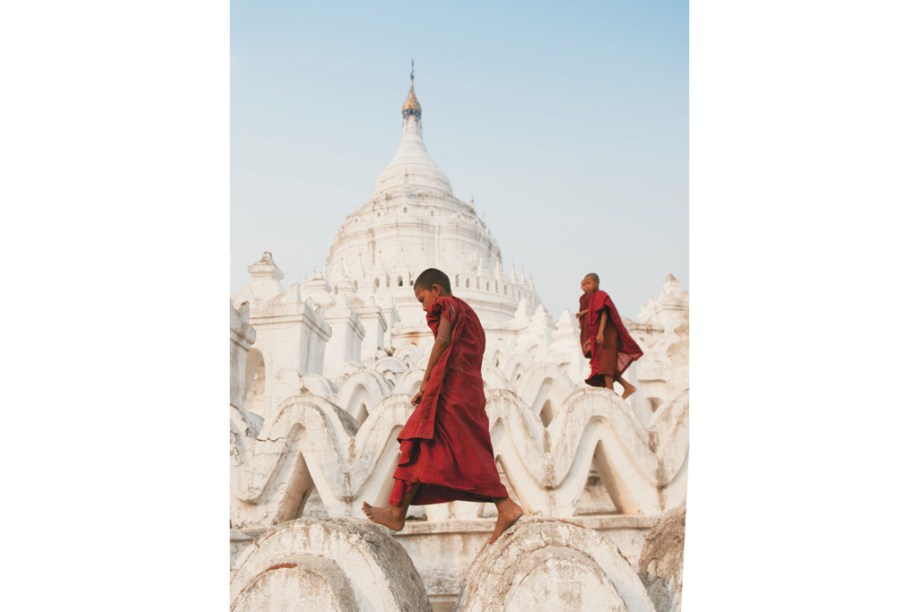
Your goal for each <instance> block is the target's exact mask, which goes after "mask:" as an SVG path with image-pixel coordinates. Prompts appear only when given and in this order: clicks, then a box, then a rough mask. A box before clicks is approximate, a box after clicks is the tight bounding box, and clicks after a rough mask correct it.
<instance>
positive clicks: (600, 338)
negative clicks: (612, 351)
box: [597, 332, 603, 342]
mask: <svg viewBox="0 0 919 612" xmlns="http://www.w3.org/2000/svg"><path fill="white" fill-rule="evenodd" d="M597 342H603V332H597Z"/></svg>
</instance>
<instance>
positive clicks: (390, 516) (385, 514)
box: [361, 502, 405, 531]
mask: <svg viewBox="0 0 919 612" xmlns="http://www.w3.org/2000/svg"><path fill="white" fill-rule="evenodd" d="M361 509H362V510H363V511H364V514H366V515H367V518H369V519H370V520H371V521H373V522H374V523H376V524H377V525H383V526H384V527H389V528H390V529H392V530H393V531H402V528H403V527H405V517H404V516H400V512H399V508H397V507H396V506H387V507H385V508H377V507H376V506H371V505H370V504H368V503H367V502H364V506H363V508H361Z"/></svg>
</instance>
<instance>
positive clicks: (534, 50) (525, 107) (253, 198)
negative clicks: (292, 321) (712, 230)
mask: <svg viewBox="0 0 919 612" xmlns="http://www.w3.org/2000/svg"><path fill="white" fill-rule="evenodd" d="M230 45H231V73H230V82H231V93H230V101H231V113H230V116H231V149H230V151H231V218H230V223H231V244H230V248H231V276H232V279H231V292H233V293H235V292H236V291H238V290H239V289H240V288H241V287H242V286H243V284H244V283H245V282H246V281H247V280H248V273H247V272H246V267H247V266H248V265H249V264H250V263H252V262H254V261H255V260H257V259H258V258H259V257H260V256H261V253H262V251H265V250H268V251H271V252H272V253H273V255H274V259H275V262H276V263H277V264H278V266H279V267H280V268H281V269H282V270H283V272H284V274H285V279H284V280H283V281H282V282H283V283H284V285H285V286H288V285H289V284H290V283H292V282H296V281H298V280H299V279H300V278H301V277H302V276H303V275H304V274H306V273H307V272H309V271H311V270H312V268H313V266H316V267H317V268H319V269H321V268H322V267H323V266H324V264H325V257H326V253H327V252H328V249H329V246H330V245H331V241H332V238H333V235H334V233H335V231H336V229H337V228H338V226H339V225H340V224H341V222H342V221H343V220H344V218H345V216H346V215H347V214H348V213H350V212H351V211H352V210H354V209H356V208H358V207H360V206H361V205H363V204H364V203H365V202H366V201H367V200H368V199H369V197H370V195H371V192H372V188H373V184H374V181H375V179H376V177H377V175H378V174H379V173H380V171H382V170H383V168H384V167H385V166H386V164H387V163H388V162H389V160H390V159H391V157H392V156H393V154H394V153H395V151H396V147H397V145H398V143H399V138H400V136H401V121H402V118H401V115H400V108H401V105H402V102H403V100H404V98H405V94H406V92H407V90H408V86H409V72H410V68H411V66H410V64H411V60H412V59H413V58H414V60H415V90H416V93H417V95H418V99H419V101H420V102H421V105H422V107H423V118H422V121H423V125H424V138H425V144H426V146H427V149H428V152H429V153H430V154H431V157H432V158H433V159H434V160H435V162H437V164H438V165H439V166H440V167H441V168H442V169H443V171H444V172H445V173H446V174H447V176H448V177H449V179H450V182H451V183H452V185H453V190H454V194H455V195H456V196H457V197H458V198H460V199H462V200H465V201H468V200H469V198H470V197H471V196H474V197H475V203H476V207H477V210H478V212H479V215H480V216H481V217H482V218H483V220H484V221H485V223H486V225H488V227H489V228H490V229H491V231H492V234H493V235H494V236H495V238H496V240H497V241H498V245H499V247H500V248H501V252H502V255H503V259H504V262H505V270H507V269H508V268H509V265H510V263H511V262H515V263H516V265H517V269H518V271H519V270H520V267H521V265H523V267H524V268H525V269H526V270H527V272H531V273H532V275H533V279H534V282H535V284H536V289H537V291H538V293H539V295H540V297H541V298H542V301H543V303H544V304H545V305H546V307H547V308H548V309H549V311H550V312H551V313H552V315H553V316H554V317H558V315H559V314H561V312H562V310H563V309H564V308H569V309H573V308H574V307H575V306H576V305H577V301H576V300H577V297H578V295H579V293H580V291H579V283H580V279H581V277H583V275H584V274H585V273H586V272H589V271H593V272H597V273H598V274H599V275H600V277H601V287H602V288H603V289H605V290H607V291H608V292H609V293H610V294H611V295H612V296H613V299H614V301H615V302H616V303H617V305H618V306H619V309H620V311H621V312H622V313H623V314H624V315H625V316H627V317H629V318H632V319H636V318H637V316H638V312H639V308H640V305H641V304H643V303H646V302H647V301H648V300H649V299H650V298H652V297H655V296H656V295H657V294H658V293H659V291H660V288H661V286H662V285H663V282H664V279H665V277H666V275H667V274H668V273H673V274H674V275H676V277H677V278H678V279H679V280H680V281H681V282H682V283H683V285H684V287H685V288H687V289H690V287H689V278H688V270H689V262H688V252H689V248H688V242H689V230H688V219H689V211H688V177H689V171H688V170H689V169H688V11H687V3H686V2H685V0H681V1H669V0H668V1H662V2H642V3H637V2H626V1H606V2H575V3H570V4H567V5H562V4H560V3H557V2H551V3H550V2H532V1H530V2H519V3H508V2H502V3H494V2H488V3H486V2H463V3H449V4H448V3H429V2H428V3H425V2H386V3H380V2H368V3H355V2H341V3H329V2H321V3H320V2H301V1H296V2H294V1H281V2H270V3H266V2H255V1H252V0H233V2H232V3H231V40H230Z"/></svg>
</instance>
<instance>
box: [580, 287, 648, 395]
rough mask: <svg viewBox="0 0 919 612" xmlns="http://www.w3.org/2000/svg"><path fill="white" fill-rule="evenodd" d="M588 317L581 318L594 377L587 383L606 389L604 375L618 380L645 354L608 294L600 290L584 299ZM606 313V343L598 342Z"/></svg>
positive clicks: (583, 341) (582, 308)
mask: <svg viewBox="0 0 919 612" xmlns="http://www.w3.org/2000/svg"><path fill="white" fill-rule="evenodd" d="M585 310H586V311H587V314H585V315H584V316H582V317H581V318H580V323H581V350H582V351H583V352H584V356H585V357H589V358H590V375H589V376H588V377H587V380H585V381H584V382H586V383H587V384H588V385H590V386H592V387H605V386H606V383H605V382H604V380H603V377H604V376H612V377H613V380H617V379H618V378H619V376H620V375H621V374H622V373H623V372H625V370H626V368H628V367H629V364H631V363H632V362H633V361H636V360H637V359H638V358H639V357H641V356H642V355H643V354H644V353H643V352H642V350H641V348H640V347H639V346H638V343H637V342H635V340H634V339H633V338H632V336H631V335H630V334H629V330H627V329H626V328H625V325H624V324H623V322H622V317H620V316H619V311H618V310H616V305H615V304H613V300H612V299H610V297H609V295H608V294H607V293H606V292H605V291H601V290H600V289H597V290H596V291H594V292H592V293H585V294H583V295H582V296H581V300H580V311H585ZM604 311H606V316H607V322H606V328H605V329H604V331H603V343H602V344H598V343H597V331H598V330H599V329H600V316H601V315H602V314H603V312H604Z"/></svg>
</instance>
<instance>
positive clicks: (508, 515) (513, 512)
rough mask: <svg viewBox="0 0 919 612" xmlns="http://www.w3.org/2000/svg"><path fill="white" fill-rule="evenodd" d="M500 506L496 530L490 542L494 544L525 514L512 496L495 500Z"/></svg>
mask: <svg viewBox="0 0 919 612" xmlns="http://www.w3.org/2000/svg"><path fill="white" fill-rule="evenodd" d="M495 505H496V506H497V507H498V520H497V521H496V522H495V530H494V531H493V532H492V534H491V537H490V538H488V543H489V544H493V543H494V542H495V540H497V539H498V538H500V537H501V534H502V533H504V532H505V531H507V530H508V529H510V527H511V525H513V524H514V523H516V522H517V521H518V520H519V519H520V517H521V516H523V508H521V507H520V506H518V505H517V504H515V503H514V500H512V499H511V498H510V497H505V498H504V499H502V500H501V501H497V502H495Z"/></svg>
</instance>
